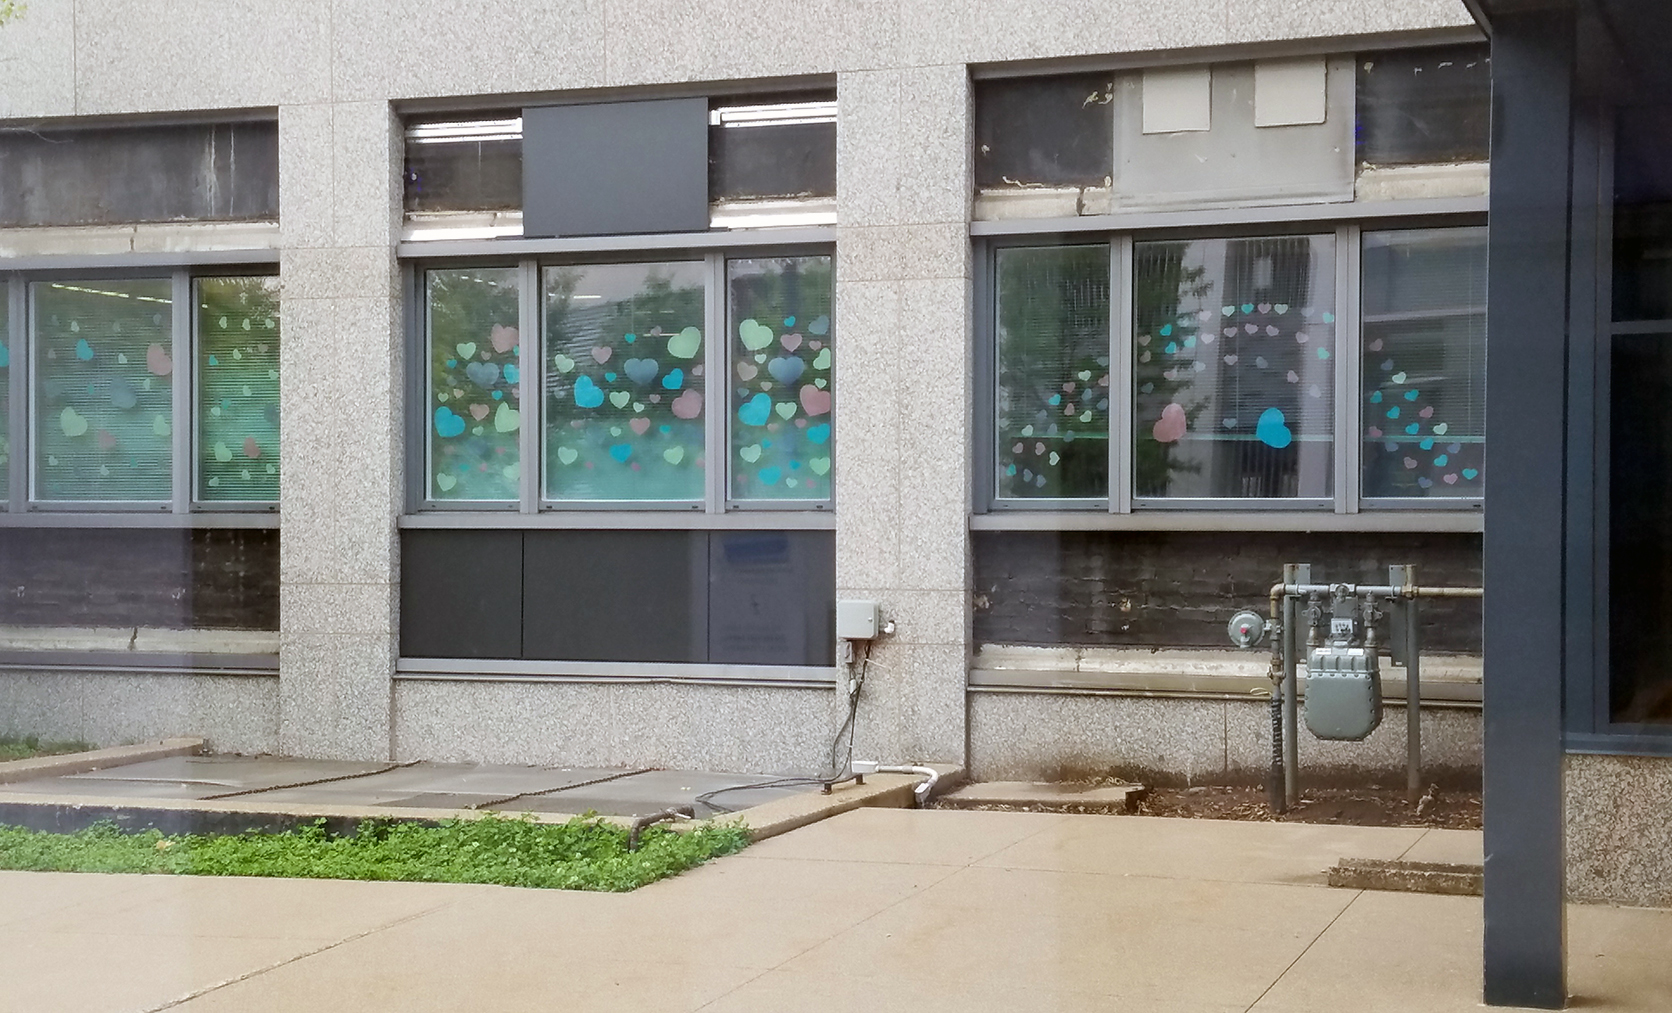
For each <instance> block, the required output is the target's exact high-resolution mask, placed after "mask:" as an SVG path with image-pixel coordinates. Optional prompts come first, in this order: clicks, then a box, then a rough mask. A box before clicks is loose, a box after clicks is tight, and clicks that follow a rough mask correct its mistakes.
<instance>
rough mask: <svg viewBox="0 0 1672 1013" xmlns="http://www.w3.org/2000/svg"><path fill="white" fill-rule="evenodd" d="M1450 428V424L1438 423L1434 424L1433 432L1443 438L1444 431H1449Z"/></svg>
mask: <svg viewBox="0 0 1672 1013" xmlns="http://www.w3.org/2000/svg"><path fill="white" fill-rule="evenodd" d="M1450 428H1451V424H1450V423H1448V422H1439V423H1436V424H1435V426H1434V431H1435V432H1436V433H1439V434H1440V435H1441V436H1444V435H1445V434H1446V430H1448V429H1450Z"/></svg>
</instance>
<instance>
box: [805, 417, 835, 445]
mask: <svg viewBox="0 0 1672 1013" xmlns="http://www.w3.org/2000/svg"><path fill="white" fill-rule="evenodd" d="M807 439H809V440H811V441H812V442H814V443H824V442H825V441H827V440H829V439H830V423H828V422H821V423H820V424H818V425H816V426H808V427H807Z"/></svg>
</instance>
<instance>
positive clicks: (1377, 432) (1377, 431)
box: [1365, 426, 1382, 440]
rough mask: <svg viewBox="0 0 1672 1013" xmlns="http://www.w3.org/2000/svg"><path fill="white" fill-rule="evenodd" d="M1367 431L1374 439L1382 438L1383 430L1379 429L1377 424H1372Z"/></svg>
mask: <svg viewBox="0 0 1672 1013" xmlns="http://www.w3.org/2000/svg"><path fill="white" fill-rule="evenodd" d="M1365 432H1366V433H1368V434H1370V438H1371V439H1373V440H1379V439H1381V438H1382V431H1381V430H1380V429H1377V428H1376V427H1375V426H1371V427H1370V428H1369V429H1366V430H1365Z"/></svg>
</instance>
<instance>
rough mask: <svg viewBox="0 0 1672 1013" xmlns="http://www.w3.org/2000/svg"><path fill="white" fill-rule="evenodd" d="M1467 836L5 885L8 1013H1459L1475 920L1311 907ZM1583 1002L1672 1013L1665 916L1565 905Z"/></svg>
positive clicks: (1412, 903)
mask: <svg viewBox="0 0 1672 1013" xmlns="http://www.w3.org/2000/svg"><path fill="white" fill-rule="evenodd" d="M1479 842H1480V838H1479V835H1478V834H1472V833H1465V832H1460V831H1442V830H1433V831H1425V830H1421V829H1382V828H1364V827H1337V826H1316V825H1303V824H1268V823H1232V822H1210V821H1199V820H1168V819H1156V818H1150V817H1127V816H1068V815H1048V814H1034V813H1003V812H960V811H911V810H894V809H861V810H856V811H854V812H850V813H847V814H845V815H841V816H837V817H834V818H832V819H829V820H825V821H823V822H821V823H817V824H815V825H813V826H810V827H806V828H803V829H801V830H797V831H794V832H792V833H789V834H786V835H784V836H782V837H778V838H775V839H773V840H770V841H767V842H765V843H762V844H759V845H756V846H755V847H752V848H750V849H749V850H748V851H746V852H744V853H743V854H741V855H738V856H735V857H732V858H726V859H722V860H720V861H717V862H714V863H712V864H710V865H707V866H704V867H702V868H700V869H697V870H695V871H693V872H691V873H688V874H686V875H684V876H680V877H677V878H675V879H671V880H667V881H664V882H661V883H657V884H654V885H652V886H649V887H646V888H644V889H642V890H639V891H637V892H635V893H632V894H626V895H606V894H584V893H569V892H561V891H540V890H517V889H507V888H500V887H480V886H447V885H431V884H416V883H354V882H329V881H308V880H259V879H210V878H191V877H139V876H99V875H86V874H82V875H71V874H54V873H0V982H3V983H4V986H3V987H0V1010H4V1011H13V1010H16V1011H28V1013H53V1011H60V1010H61V1011H77V1013H82V1011H89V1010H101V1011H102V1010H110V1011H119V1010H136V1011H137V1010H143V1011H151V1010H162V1009H173V1010H181V1011H185V1013H209V1011H221V1010H226V1011H238V1013H263V1011H280V1010H283V1011H303V1010H307V1011H313V1010H332V1011H344V1013H346V1011H361V1010H364V1011H378V1013H382V1011H388V1010H400V1011H403V1013H421V1011H449V1013H451V1011H455V1010H471V1011H473V1013H489V1011H499V1010H505V1011H512V1010H516V1011H525V1010H555V1009H561V1010H565V1011H579V1010H609V1011H612V1013H619V1011H622V1010H635V1011H636V1010H652V1009H654V1010H698V1009H701V1010H707V1011H713V1013H736V1011H762V1013H768V1011H770V1013H781V1011H785V1010H795V1011H797V1013H818V1011H826V1010H829V1011H835V1010H843V1011H846V1010H860V1011H865V1013H885V1011H894V1010H900V1011H906V1010H910V1011H913V1013H929V1011H940V1010H945V1011H958V1013H981V1011H989V1010H991V1011H1005V1013H1013V1011H1018V1010H1026V1011H1054V1010H1061V1011H1064V1013H1067V1011H1075V1013H1081V1011H1100V1010H1110V1011H1113V1010H1121V1011H1132V1010H1154V1011H1161V1013H1183V1011H1192V1013H1195V1011H1204V1013H1221V1011H1248V1010H1255V1011H1292V1013H1300V1011H1318V1013H1324V1011H1328V1013H1341V1011H1349V1010H1350V1011H1355V1013H1358V1011H1372V1013H1373V1011H1382V1010H1386V1011H1390V1013H1391V1011H1399V1013H1410V1011H1424V1013H1444V1011H1450V1010H1459V1011H1461V1010H1471V1011H1472V1010H1477V1009H1479V1008H1480V1007H1479V1006H1478V1003H1479V995H1480V917H1481V913H1480V910H1481V909H1480V901H1479V900H1478V899H1476V898H1470V897H1441V896H1427V895H1416V894H1392V893H1359V892H1354V891H1348V890H1335V889H1330V888H1328V887H1325V886H1324V885H1323V882H1324V877H1323V872H1322V870H1323V869H1325V868H1326V867H1327V866H1329V865H1332V864H1334V863H1335V862H1336V860H1337V859H1340V858H1342V857H1360V858H1399V857H1405V858H1408V859H1412V860H1426V861H1478V860H1479V848H1480V843H1479ZM1569 924H1570V944H1569V946H1570V953H1571V961H1572V968H1571V984H1572V988H1573V990H1574V991H1575V992H1576V993H1577V994H1578V995H1579V996H1581V997H1582V998H1583V1002H1584V1008H1586V1009H1596V1010H1604V1009H1606V1010H1621V1011H1624V1010H1643V1011H1650V1010H1657V1011H1658V1010H1666V1009H1672V911H1647V910H1622V909H1615V908H1601V907H1574V908H1573V909H1572V910H1571V915H1570V919H1569Z"/></svg>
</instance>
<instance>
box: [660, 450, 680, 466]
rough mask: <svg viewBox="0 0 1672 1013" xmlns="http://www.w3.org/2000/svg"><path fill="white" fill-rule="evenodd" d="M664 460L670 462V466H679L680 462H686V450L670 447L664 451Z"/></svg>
mask: <svg viewBox="0 0 1672 1013" xmlns="http://www.w3.org/2000/svg"><path fill="white" fill-rule="evenodd" d="M662 460H664V461H666V462H668V463H669V464H678V463H679V462H680V461H683V460H685V448H684V447H669V448H668V449H666V450H664V451H662Z"/></svg>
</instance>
